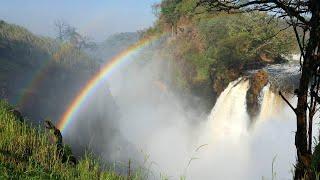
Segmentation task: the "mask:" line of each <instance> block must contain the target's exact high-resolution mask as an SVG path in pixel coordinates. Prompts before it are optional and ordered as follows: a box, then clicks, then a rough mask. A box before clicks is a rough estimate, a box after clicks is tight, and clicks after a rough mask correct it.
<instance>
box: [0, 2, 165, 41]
mask: <svg viewBox="0 0 320 180" xmlns="http://www.w3.org/2000/svg"><path fill="white" fill-rule="evenodd" d="M159 1H160V0H0V19H3V20H5V21H8V22H9V23H14V24H18V25H22V26H24V27H26V28H27V29H29V30H31V31H32V32H34V33H36V34H40V35H45V36H54V35H55V32H54V25H53V24H54V21H55V20H57V19H62V20H64V21H66V22H68V23H69V24H71V25H73V26H75V27H76V28H78V29H79V31H80V32H81V33H84V34H86V35H88V36H90V37H92V38H94V39H95V40H97V41H101V40H103V39H105V38H106V37H107V36H109V35H110V34H113V33H117V32H131V31H136V30H140V29H144V28H147V27H149V26H151V25H152V24H153V22H154V20H155V17H154V15H153V14H152V8H151V6H152V5H153V4H154V3H156V2H159Z"/></svg>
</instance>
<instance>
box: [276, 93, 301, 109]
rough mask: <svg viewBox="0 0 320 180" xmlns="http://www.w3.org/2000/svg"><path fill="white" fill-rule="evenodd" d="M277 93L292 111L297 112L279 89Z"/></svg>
mask: <svg viewBox="0 0 320 180" xmlns="http://www.w3.org/2000/svg"><path fill="white" fill-rule="evenodd" d="M279 95H280V96H281V98H282V99H283V100H284V101H285V102H286V103H287V104H288V106H289V107H290V108H291V109H292V110H293V112H294V113H296V114H297V109H296V108H294V107H293V106H292V104H291V103H290V102H289V101H288V100H287V98H285V97H284V96H283V94H282V93H281V91H279Z"/></svg>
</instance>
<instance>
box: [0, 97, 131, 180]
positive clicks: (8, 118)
mask: <svg viewBox="0 0 320 180" xmlns="http://www.w3.org/2000/svg"><path fill="white" fill-rule="evenodd" d="M12 109H13V108H12V107H10V106H9V105H8V104H7V103H6V102H5V101H0V139H1V141H0V179H110V180H111V179H125V177H123V176H119V175H117V174H115V172H112V171H105V170H103V169H102V167H103V166H101V164H99V161H98V160H95V159H94V158H92V157H91V156H90V155H86V156H85V157H83V158H82V159H81V160H80V161H79V163H78V164H77V165H71V164H67V163H62V162H61V159H60V158H59V157H58V156H57V146H55V144H51V143H50V141H49V134H48V132H45V131H44V130H42V128H41V127H39V128H32V127H31V126H30V125H28V124H26V123H25V122H22V121H20V119H19V117H17V116H16V115H15V114H14V113H12Z"/></svg>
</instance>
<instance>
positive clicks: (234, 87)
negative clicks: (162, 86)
mask: <svg viewBox="0 0 320 180" xmlns="http://www.w3.org/2000/svg"><path fill="white" fill-rule="evenodd" d="M137 69H138V70H139V71H134V72H133V73H132V74H134V75H132V76H129V75H127V76H126V77H125V78H123V79H117V78H115V79H114V81H111V82H110V86H111V90H113V94H114V95H115V96H116V97H118V98H116V100H117V101H118V104H119V105H120V108H121V111H122V112H124V113H123V116H122V119H121V120H120V122H119V124H120V125H121V126H120V131H121V133H122V135H123V136H124V137H125V138H126V139H128V141H129V142H130V143H132V144H133V145H134V146H135V147H136V148H137V149H138V150H140V149H141V150H143V155H147V157H148V159H149V161H151V162H154V163H152V164H153V165H150V170H151V171H153V172H154V174H160V173H162V174H165V175H167V176H169V177H170V179H179V176H180V175H185V176H186V178H187V179H199V180H211V179H223V180H228V179H240V180H241V179H245V180H248V179H249V180H251V179H252V180H256V179H261V178H262V177H266V178H267V179H271V177H272V174H271V172H272V170H271V169H272V161H273V158H274V157H275V156H277V158H276V162H275V166H274V170H275V172H277V177H278V179H291V177H292V176H291V174H290V170H291V168H292V165H293V163H294V162H295V148H294V130H295V121H294V114H293V112H292V111H291V110H290V109H289V108H288V107H287V106H286V105H284V104H283V103H281V101H282V100H281V99H280V98H279V96H278V95H277V94H274V93H273V92H272V91H271V90H270V88H269V86H266V87H265V88H264V89H263V91H262V93H261V113H260V115H258V117H257V119H256V120H255V122H256V123H255V124H253V125H251V126H249V124H248V123H249V122H250V118H249V116H248V114H247V109H246V94H247V91H248V88H249V82H248V80H246V79H239V80H236V81H234V82H231V83H230V84H229V85H228V87H227V88H226V89H225V90H224V91H223V92H222V93H221V95H220V96H219V98H218V99H217V102H216V104H215V106H214V107H213V109H212V111H211V113H210V115H209V116H208V117H207V118H206V119H203V120H201V119H200V118H199V120H198V121H196V122H190V121H189V119H188V118H187V117H186V114H187V113H190V110H188V109H184V108H181V107H183V106H182V103H181V102H180V101H179V99H178V98H176V97H175V96H174V95H172V96H167V95H164V94H163V92H161V91H159V90H158V88H157V87H155V86H154V81H155V80H154V77H152V76H151V75H150V74H153V73H154V72H153V71H154V69H152V72H149V71H151V70H150V69H151V68H146V70H148V72H143V71H141V70H140V69H139V68H137ZM146 74H147V75H146ZM119 76H120V77H122V76H121V75H119ZM120 83H121V84H120ZM122 84H124V85H125V86H123V85H122ZM115 85H119V88H113V87H117V86H115ZM124 87H128V88H124ZM167 91H168V92H166V93H170V92H169V91H170V89H169V88H168V90H167ZM155 96H156V97H157V98H153V97H155ZM178 107H179V108H178ZM190 114H192V113H190ZM249 127H250V128H249ZM114 144H115V145H116V146H119V147H120V148H121V147H122V146H123V145H122V144H116V142H115V143H114ZM200 146H201V148H199V149H198V147H200ZM195 150H196V151H195ZM119 156H124V157H123V159H128V158H130V159H132V157H133V158H135V157H136V156H134V155H131V154H130V153H128V154H120V155H119ZM118 158H119V157H115V158H114V159H118ZM191 159H192V160H191ZM148 168H149V166H148ZM150 179H158V178H157V176H156V175H155V176H152V177H150Z"/></svg>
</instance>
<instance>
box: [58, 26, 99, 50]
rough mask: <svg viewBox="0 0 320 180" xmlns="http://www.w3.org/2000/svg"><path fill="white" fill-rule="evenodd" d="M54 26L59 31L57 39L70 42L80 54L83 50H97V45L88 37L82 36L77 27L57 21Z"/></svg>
mask: <svg viewBox="0 0 320 180" xmlns="http://www.w3.org/2000/svg"><path fill="white" fill-rule="evenodd" d="M54 25H55V28H56V31H57V39H58V40H59V41H60V42H69V43H70V44H71V45H72V46H73V47H75V48H76V49H78V51H79V52H80V51H81V49H82V48H91V49H94V48H95V46H96V44H95V43H94V42H92V41H91V39H90V38H89V37H88V36H84V35H81V34H80V33H78V32H77V29H76V28H75V27H73V26H71V25H69V24H68V23H66V22H65V21H63V20H56V21H55V22H54Z"/></svg>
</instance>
